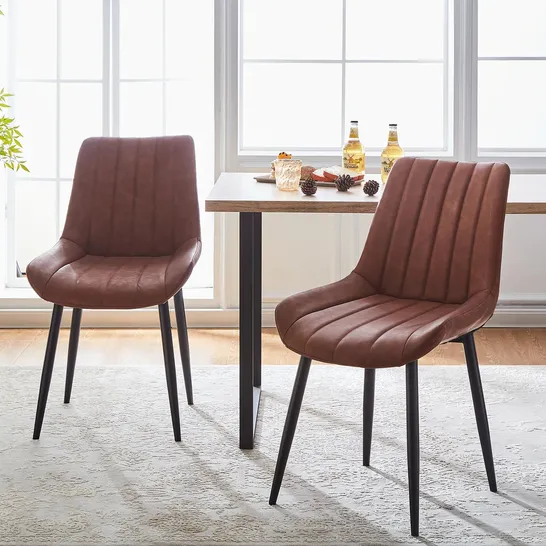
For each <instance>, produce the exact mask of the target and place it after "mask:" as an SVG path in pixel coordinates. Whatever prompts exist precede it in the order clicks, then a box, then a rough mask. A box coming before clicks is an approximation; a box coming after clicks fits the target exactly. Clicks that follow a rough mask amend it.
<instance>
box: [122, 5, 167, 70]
mask: <svg viewBox="0 0 546 546" xmlns="http://www.w3.org/2000/svg"><path fill="white" fill-rule="evenodd" d="M162 4H163V3H162V2H157V1H156V0H119V11H120V15H119V17H120V47H119V56H120V59H119V62H120V67H119V68H120V76H121V78H122V79H123V78H161V76H162V67H163V60H162V59H163V54H162V50H163V48H162V43H163V40H162V35H163V9H162Z"/></svg>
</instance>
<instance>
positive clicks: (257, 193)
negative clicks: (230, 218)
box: [205, 173, 546, 214]
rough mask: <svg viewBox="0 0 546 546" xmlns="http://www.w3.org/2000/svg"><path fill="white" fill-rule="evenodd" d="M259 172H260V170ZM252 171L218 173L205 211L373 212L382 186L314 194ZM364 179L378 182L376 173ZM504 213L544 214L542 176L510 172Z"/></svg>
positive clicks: (544, 179)
mask: <svg viewBox="0 0 546 546" xmlns="http://www.w3.org/2000/svg"><path fill="white" fill-rule="evenodd" d="M262 174H263V173H262ZM255 176H256V174H253V173H222V174H221V175H220V177H219V178H218V181H217V182H216V184H215V185H214V187H213V189H212V190H211V192H210V194H209V196H208V197H207V199H206V201H205V210H207V211H209V212H344V213H373V212H375V209H376V207H377V204H378V203H379V200H380V198H381V191H382V188H381V189H380V190H379V193H378V194H376V195H375V196H374V197H369V196H367V195H366V194H365V193H364V192H363V191H362V186H355V187H353V188H351V189H350V190H349V191H346V192H339V191H337V189H336V188H334V187H332V188H324V187H319V188H318V189H317V193H316V194H315V195H314V196H306V195H303V194H302V193H301V191H289V192H288V191H279V190H278V189H277V186H276V185H275V184H272V183H267V182H257V181H256V180H254V177H255ZM366 179H374V180H377V181H379V180H380V177H379V176H378V175H370V176H366ZM506 213H507V214H546V175H512V177H511V180H510V190H509V192H508V204H507V206H506Z"/></svg>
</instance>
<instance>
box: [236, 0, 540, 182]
mask: <svg viewBox="0 0 546 546" xmlns="http://www.w3.org/2000/svg"><path fill="white" fill-rule="evenodd" d="M233 9H234V10H235V11H236V13H235V14H234V15H232V17H231V19H230V21H229V22H228V27H227V28H228V35H229V36H230V39H229V40H228V42H229V44H228V45H230V47H231V48H232V50H233V51H235V53H234V54H231V55H228V73H230V72H235V73H237V74H238V77H237V78H233V79H232V80H231V84H230V85H228V93H227V94H228V103H229V104H230V105H232V108H233V109H234V110H235V111H236V114H233V115H231V116H230V115H228V117H227V124H228V135H234V136H233V139H234V141H235V142H234V143H231V144H230V143H228V146H227V148H226V153H227V164H228V166H229V167H230V169H235V170H236V169H241V168H251V167H258V166H260V167H265V166H267V164H268V162H269V161H271V157H272V155H273V154H275V153H277V152H278V151H280V150H287V151H291V152H294V153H296V154H298V155H299V156H302V157H303V158H304V160H305V159H308V160H309V161H310V162H311V163H313V162H314V164H327V162H329V161H339V154H340V149H341V147H342V145H343V142H344V141H345V140H346V138H347V132H348V124H349V121H350V120H351V119H358V120H359V122H360V135H361V140H363V143H364V145H365V147H366V151H367V153H368V159H367V165H368V166H369V168H370V169H372V170H373V169H377V168H378V158H377V156H378V154H379V152H380V150H381V149H382V148H383V147H384V145H385V140H386V134H387V126H388V124H389V123H398V126H399V135H400V140H401V144H402V146H403V147H404V149H405V150H406V152H407V153H409V154H412V155H425V156H429V157H445V158H456V159H462V160H476V159H478V158H479V159H484V160H489V159H499V158H500V159H501V160H505V161H507V162H508V163H509V164H510V165H511V167H512V170H513V171H514V172H517V171H518V170H520V171H531V172H537V171H538V172H546V101H545V100H544V96H546V78H545V77H544V74H546V32H545V31H544V28H545V24H546V2H544V0H522V1H521V2H517V3H515V2H513V1H512V0H412V1H411V2H410V1H407V0H389V1H388V2H385V1H382V0H239V2H238V7H237V6H234V7H233ZM228 83H229V82H228ZM235 135H236V138H235ZM317 157H319V158H320V159H319V160H317V159H316V158H317ZM314 158H315V159H314ZM319 162H320V163H319Z"/></svg>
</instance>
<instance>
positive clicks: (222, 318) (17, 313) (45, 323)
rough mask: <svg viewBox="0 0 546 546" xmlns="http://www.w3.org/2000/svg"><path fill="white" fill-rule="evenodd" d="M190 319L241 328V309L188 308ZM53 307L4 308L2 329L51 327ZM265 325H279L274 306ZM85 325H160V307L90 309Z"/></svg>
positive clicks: (196, 324)
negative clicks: (276, 322) (158, 308)
mask: <svg viewBox="0 0 546 546" xmlns="http://www.w3.org/2000/svg"><path fill="white" fill-rule="evenodd" d="M71 316H72V310H71V309H66V310H65V312H64V313H63V319H62V323H61V327H62V328H68V327H69V326H70V319H71ZM186 319H187V322H188V326H189V327H190V328H237V327H238V326H239V311H238V310H237V309H186ZM50 320H51V309H0V328H48V327H49V322H50ZM175 320H176V319H175V315H174V309H171V322H172V324H173V326H174V325H175V324H176V322H175ZM262 325H263V326H264V327H272V326H275V317H274V310H273V309H264V311H263V314H262ZM82 328H159V314H158V312H157V309H152V308H150V309H137V310H125V311H124V310H104V309H88V310H84V312H83V315H82Z"/></svg>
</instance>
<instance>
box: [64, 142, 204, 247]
mask: <svg viewBox="0 0 546 546" xmlns="http://www.w3.org/2000/svg"><path fill="white" fill-rule="evenodd" d="M62 237H63V238H65V239H70V240H72V241H74V242H75V243H77V244H78V245H80V246H81V247H82V248H83V249H84V250H86V251H87V252H88V253H89V254H94V255H98V256H168V255H172V254H174V252H175V251H176V249H177V248H178V247H179V246H180V245H181V244H182V243H184V242H185V241H187V240H189V239H192V238H199V237H200V228H199V206H198V200H197V186H196V173H195V149H194V144H193V139H192V138H191V137H190V136H167V137H157V138H109V137H108V138H107V137H97V138H89V139H87V140H85V141H84V142H83V144H82V146H81V148H80V153H79V155H78V161H77V164H76V174H75V176H74V185H73V187H72V194H71V196H70V204H69V207H68V214H67V218H66V224H65V227H64V231H63V235H62Z"/></svg>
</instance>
